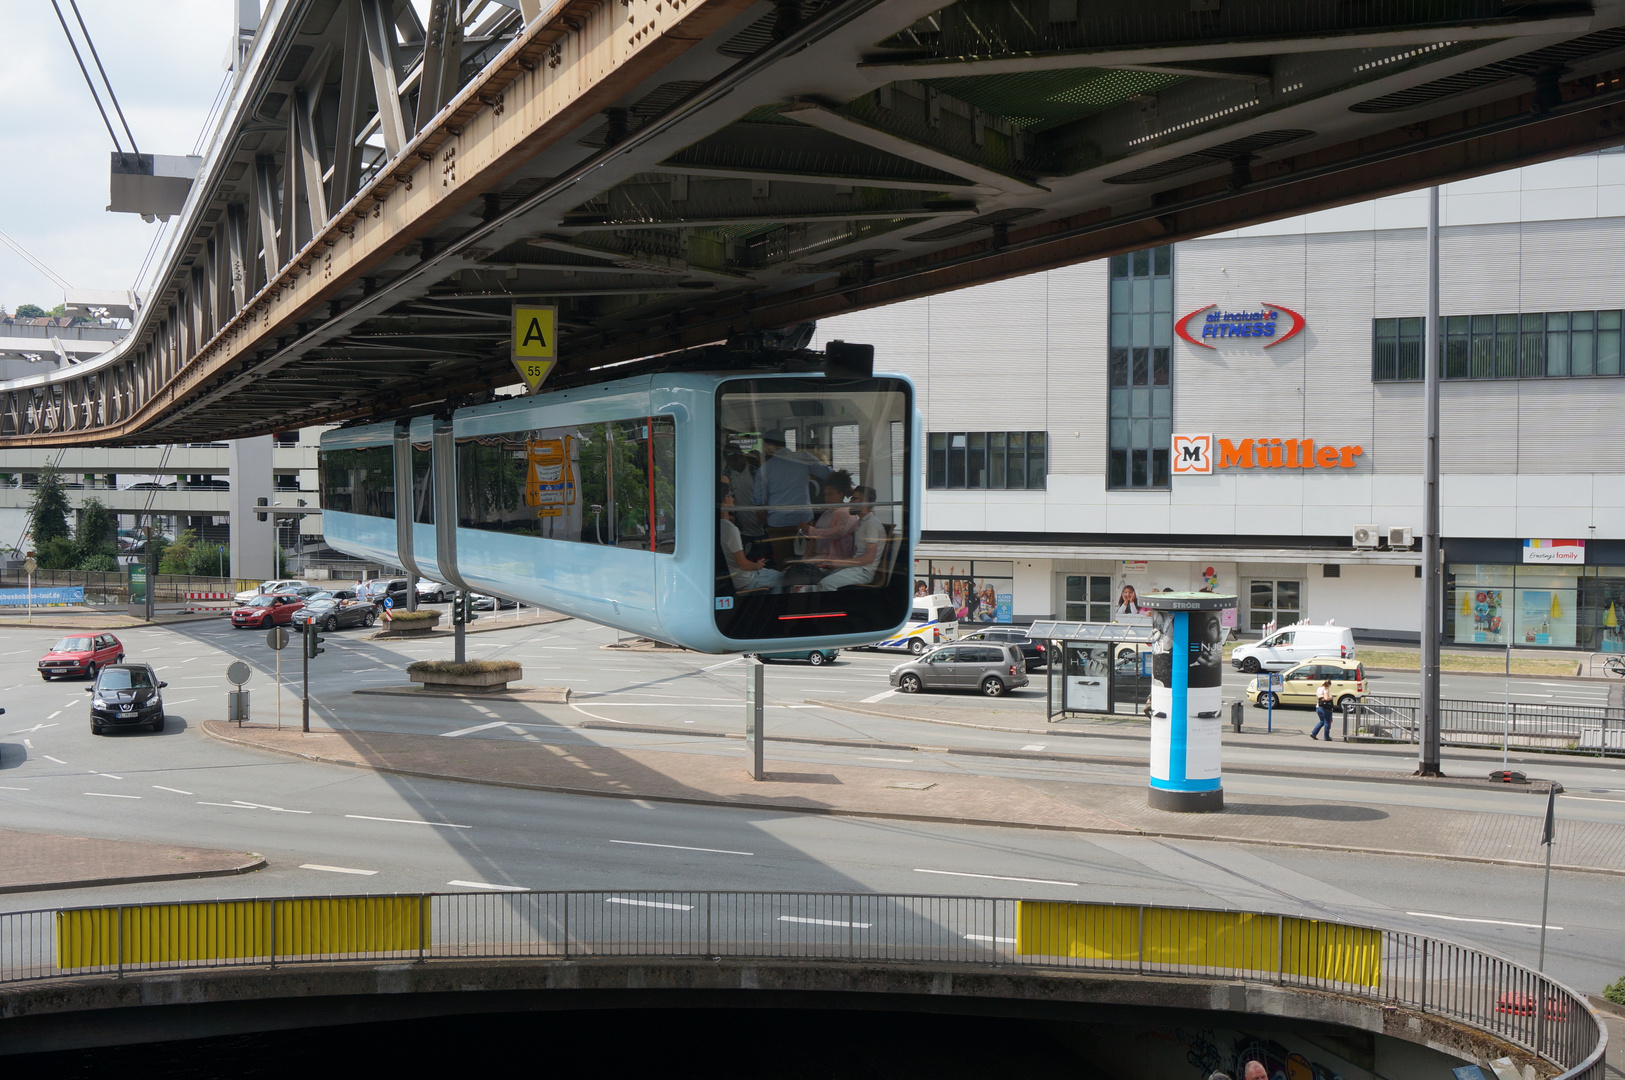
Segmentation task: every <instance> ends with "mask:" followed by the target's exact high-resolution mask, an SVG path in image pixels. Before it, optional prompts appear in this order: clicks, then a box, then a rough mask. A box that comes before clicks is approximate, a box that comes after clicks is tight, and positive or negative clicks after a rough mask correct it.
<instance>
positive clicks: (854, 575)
mask: <svg viewBox="0 0 1625 1080" xmlns="http://www.w3.org/2000/svg"><path fill="white" fill-rule="evenodd" d="M874 501H875V489H874V488H872V487H860V488H858V489H857V490H856V492H854V494H853V502H852V504H851V505H852V509H853V510H854V511H858V512H861V516H860V517H859V518H858V527H857V528H856V529H855V530H853V533H852V550H853V555H852V557H851V558H849V559H819V560H818V565H819V566H820V567H821V568H823V569H825V570H832V571H834V572H833V573H831V574H828V575H826V576H825V577H824V579H823V580H822V581H820V582H819V583H818V588H819V591H821V592H834V591H835V590H836V589H839V588H840V587H841V586H843V585H867V584H869V582H871V581H873V580H874V578H875V571H876V570H878V569H880V552H881V550H882V549H883V548H884V547H885V546H886V526H885V525H884V524H882V523H881V521H880V519H879V518H878V517H876V516H875V508H874Z"/></svg>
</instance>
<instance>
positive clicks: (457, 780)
mask: <svg viewBox="0 0 1625 1080" xmlns="http://www.w3.org/2000/svg"><path fill="white" fill-rule="evenodd" d="M203 730H204V732H205V733H206V734H207V735H208V736H209V737H210V738H212V739H218V740H220V741H221V742H223V743H228V744H230V745H234V746H242V747H247V748H248V749H251V750H259V751H261V752H262V753H268V754H280V755H282V756H284V757H292V758H300V759H303V760H305V761H313V762H317V763H319V764H323V765H342V766H345V767H347V768H352V769H368V770H371V771H373V772H379V773H388V774H390V775H392V776H410V777H413V778H414V779H420V780H442V781H445V782H446V783H452V784H480V785H483V786H486V787H500V788H511V789H516V790H520V791H541V792H546V793H549V794H556V795H586V796H591V797H594V798H601V799H621V800H625V801H633V800H637V799H643V800H645V801H646V802H663V803H676V804H679V805H686V806H715V807H722V808H725V809H730V810H755V811H766V812H769V813H785V814H815V815H819V816H822V817H853V818H865V819H871V820H882V821H920V822H933V823H937V824H943V825H975V826H984V827H987V828H995V829H1032V830H1036V831H1041V832H1062V833H1074V834H1077V835H1080V836H1087V835H1096V836H1140V837H1146V838H1151V839H1163V840H1192V841H1201V842H1207V843H1219V844H1252V845H1255V846H1258V847H1274V848H1302V849H1305V850H1310V851H1340V852H1348V853H1352V854H1356V855H1395V856H1401V857H1406V858H1413V859H1442V860H1445V861H1447V862H1466V863H1478V864H1481V865H1488V866H1516V867H1524V868H1528V869H1532V870H1539V869H1543V868H1544V867H1545V865H1546V864H1545V863H1543V862H1535V861H1533V860H1527V859H1491V858H1487V857H1484V856H1478V855H1447V854H1442V853H1440V852H1435V851H1406V850H1403V849H1399V848H1375V847H1354V846H1350V845H1345V844H1315V843H1309V842H1307V841H1291V840H1265V839H1259V838H1255V837H1249V836H1222V835H1220V836H1215V835H1203V834H1199V833H1183V832H1165V831H1162V830H1145V829H1131V828H1123V829H1107V828H1091V827H1089V826H1083V825H1044V824H1041V823H1038V822H1023V821H997V820H991V819H985V818H960V817H944V816H941V815H937V814H901V813H891V812H887V811H882V810H837V809H831V808H829V807H808V806H776V805H771V804H763V803H757V802H729V801H726V800H723V799H700V798H683V797H679V796H674V795H647V794H639V793H637V792H634V791H594V790H589V789H585V788H570V787H564V786H560V785H553V784H521V783H515V782H513V781H507V780H487V779H481V778H479V777H463V776H448V775H446V774H445V773H433V772H428V771H426V770H422V769H391V768H385V767H382V766H378V765H364V764H361V763H359V762H354V761H342V760H339V759H337V758H328V757H323V756H322V755H321V754H304V753H300V752H299V751H297V750H283V749H280V748H278V747H272V746H262V745H260V744H259V743H255V742H250V741H249V740H247V739H235V738H232V737H231V736H229V735H226V734H223V733H221V732H217V731H214V730H212V729H210V727H209V726H208V725H207V724H204V725H203ZM1552 869H1553V870H1564V871H1568V872H1570V873H1579V874H1606V875H1608V876H1610V877H1621V878H1625V870H1612V869H1602V868H1598V867H1591V866H1569V865H1557V864H1554V865H1553V866H1552Z"/></svg>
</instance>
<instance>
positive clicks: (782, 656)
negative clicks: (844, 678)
mask: <svg viewBox="0 0 1625 1080" xmlns="http://www.w3.org/2000/svg"><path fill="white" fill-rule="evenodd" d="M839 655H840V652H839V650H837V649H797V650H794V651H792V652H762V653H757V654H756V659H758V660H805V661H807V663H809V664H811V665H812V666H813V667H822V666H823V665H825V664H833V663H835V658H836V657H837V656H839Z"/></svg>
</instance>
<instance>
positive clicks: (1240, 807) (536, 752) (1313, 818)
mask: <svg viewBox="0 0 1625 1080" xmlns="http://www.w3.org/2000/svg"><path fill="white" fill-rule="evenodd" d="M203 729H204V731H205V733H207V734H208V735H210V736H212V737H214V738H217V739H220V740H222V741H225V742H229V743H234V744H237V745H241V746H248V747H252V748H255V749H260V750H266V751H270V752H273V753H281V754H290V755H294V756H297V757H302V758H306V759H308V760H311V761H320V762H327V763H331V764H337V765H348V766H354V767H360V768H369V769H376V770H379V771H381V772H387V773H394V774H398V775H403V776H414V777H420V778H426V779H439V780H448V781H461V782H468V783H479V784H492V785H497V786H502V787H515V788H524V789H527V790H532V791H551V792H559V793H564V794H572V795H587V796H597V797H609V798H621V799H648V800H652V801H663V802H678V803H689V804H694V805H702V806H727V807H743V808H750V809H756V810H761V811H769V812H796V813H812V814H833V815H850V816H856V817H873V818H890V819H896V820H904V821H935V822H943V823H948V824H959V825H992V826H1004V827H1016V828H1031V829H1054V830H1062V831H1069V832H1078V833H1111V834H1118V835H1136V836H1159V837H1169V838H1177V839H1187V840H1219V841H1228V842H1234V843H1250V844H1265V845H1274V846H1288V847H1308V848H1321V849H1330V850H1339V851H1357V852H1367V853H1373V854H1390V855H1419V856H1433V857H1439V858H1448V859H1456V860H1463V861H1471V862H1488V863H1499V864H1505V865H1517V866H1538V865H1542V864H1543V856H1542V851H1541V849H1540V846H1539V843H1538V840H1539V832H1540V829H1539V822H1538V821H1536V820H1535V819H1532V818H1528V817H1524V816H1520V815H1516V814H1496V813H1475V814H1463V813H1457V812H1454V811H1447V810H1435V809H1430V808H1423V807H1386V808H1375V807H1366V806H1360V805H1356V804H1352V803H1340V802H1336V801H1335V800H1334V799H1327V800H1325V801H1315V800H1306V799H1289V798H1278V797H1269V796H1251V795H1236V794H1231V793H1227V794H1226V809H1225V812H1224V813H1222V814H1211V815H1204V814H1172V813H1165V812H1162V811H1157V810H1152V809H1150V808H1149V807H1147V806H1146V805H1145V791H1144V789H1143V788H1142V787H1140V786H1138V785H1129V786H1123V785H1114V784H1105V783H1091V782H1073V781H1055V780H1014V779H1008V778H1004V777H995V776H978V775H972V774H965V773H939V772H921V771H913V770H904V769H890V768H871V767H867V766H858V765H848V764H844V763H842V764H819V765H816V766H808V765H805V764H797V765H795V766H792V767H791V768H783V767H780V768H774V767H773V766H772V764H771V761H772V757H773V743H772V740H769V742H768V744H767V752H768V759H769V762H770V764H769V770H770V772H769V776H768V779H767V780H765V781H762V782H756V781H752V780H751V779H749V778H748V776H747V774H746V772H745V768H744V761H743V758H744V753H745V748H744V747H743V746H738V747H737V756H735V755H732V754H730V755H726V756H724V755H713V754H685V753H675V752H671V751H662V750H640V749H617V748H613V747H607V746H579V745H571V746H557V745H550V744H547V743H515V742H510V741H498V740H480V739H458V740H448V739H444V738H440V737H438V736H434V735H403V734H396V733H392V732H371V731H357V732H348V733H342V734H341V733H312V734H309V735H305V734H302V733H300V732H298V731H277V730H276V729H274V728H271V727H262V726H257V725H245V726H244V727H242V728H237V727H235V726H233V725H231V724H227V723H223V722H221V721H218V720H209V721H206V722H205V723H204V725H203ZM792 768H793V769H794V770H795V771H791V769H792ZM1418 782H1419V783H1426V781H1418ZM1520 797H1522V796H1521V795H1514V794H1512V793H1510V792H1509V793H1508V798H1520ZM1283 836H1290V837H1291V839H1290V840H1283V839H1282V837H1283ZM1554 864H1557V865H1560V866H1561V868H1562V869H1567V870H1580V871H1593V872H1602V873H1613V874H1620V875H1625V826H1619V825H1607V824H1595V823H1576V824H1574V825H1572V826H1570V827H1568V828H1566V829H1565V830H1563V831H1562V832H1561V833H1560V835H1559V840H1558V846H1557V848H1556V850H1555V858H1554Z"/></svg>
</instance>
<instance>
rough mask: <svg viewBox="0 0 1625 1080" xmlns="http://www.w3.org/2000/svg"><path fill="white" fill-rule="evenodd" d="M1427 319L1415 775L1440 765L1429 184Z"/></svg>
mask: <svg viewBox="0 0 1625 1080" xmlns="http://www.w3.org/2000/svg"><path fill="white" fill-rule="evenodd" d="M1427 249H1428V250H1427V293H1428V295H1427V321H1426V323H1425V324H1424V325H1423V327H1422V365H1423V366H1422V384H1423V397H1424V399H1425V403H1426V404H1425V415H1426V420H1425V423H1426V425H1427V439H1426V443H1425V446H1424V452H1423V460H1422V701H1421V706H1422V707H1421V714H1422V715H1421V718H1420V721H1421V722H1420V730H1419V731H1418V732H1417V743H1418V745H1417V759H1418V760H1417V764H1416V775H1417V776H1443V775H1444V773H1443V772H1442V771H1441V770H1440V768H1439V621H1440V619H1439V601H1440V593H1441V588H1440V586H1441V583H1442V581H1443V577H1442V575H1441V573H1440V565H1439V189H1438V188H1437V187H1432V188H1429V189H1428V230H1427Z"/></svg>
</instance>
